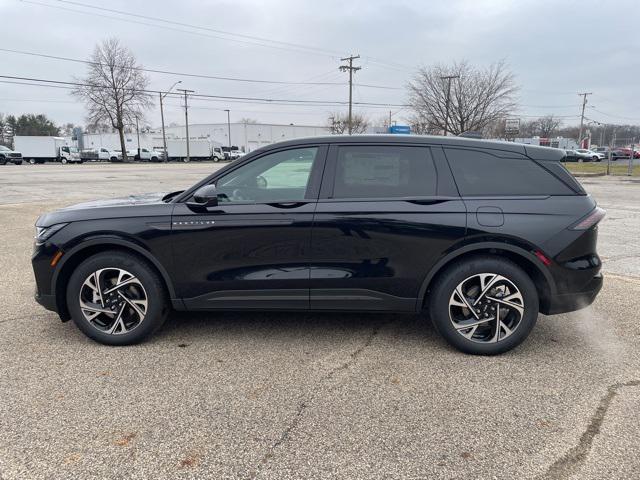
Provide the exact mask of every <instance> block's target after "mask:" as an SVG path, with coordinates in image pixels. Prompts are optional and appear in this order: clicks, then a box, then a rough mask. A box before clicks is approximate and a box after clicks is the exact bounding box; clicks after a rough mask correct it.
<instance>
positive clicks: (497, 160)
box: [446, 148, 573, 196]
mask: <svg viewBox="0 0 640 480" xmlns="http://www.w3.org/2000/svg"><path fill="white" fill-rule="evenodd" d="M446 155H447V159H448V160H449V165H451V170H452V171H453V175H454V177H455V180H456V184H457V185H458V190H460V194H461V195H463V196H473V195H483V196H486V195H514V196H515V195H572V194H573V192H572V190H571V189H570V188H569V187H568V186H567V185H565V184H564V183H563V182H562V181H560V180H558V179H557V178H556V177H554V176H553V175H552V174H551V173H549V172H548V171H546V170H545V169H544V168H542V167H541V166H540V165H538V164H537V163H535V162H534V161H533V160H530V159H528V158H502V157H497V156H495V155H492V154H490V153H488V152H481V151H478V150H465V149H457V148H447V149H446Z"/></svg>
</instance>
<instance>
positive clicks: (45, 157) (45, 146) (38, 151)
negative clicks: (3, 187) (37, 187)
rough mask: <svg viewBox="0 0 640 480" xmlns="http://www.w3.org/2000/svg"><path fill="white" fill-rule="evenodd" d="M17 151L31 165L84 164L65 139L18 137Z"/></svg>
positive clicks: (15, 139) (14, 139) (15, 142)
mask: <svg viewBox="0 0 640 480" xmlns="http://www.w3.org/2000/svg"><path fill="white" fill-rule="evenodd" d="M13 142H14V145H15V148H16V150H18V151H19V152H21V153H22V158H24V159H25V160H26V161H28V162H29V163H31V164H34V163H44V162H47V161H49V162H61V163H63V164H65V163H82V158H81V157H80V153H79V152H78V149H77V148H76V147H73V146H71V145H69V143H70V142H69V140H67V139H66V138H63V137H42V136H26V135H16V136H15V137H13Z"/></svg>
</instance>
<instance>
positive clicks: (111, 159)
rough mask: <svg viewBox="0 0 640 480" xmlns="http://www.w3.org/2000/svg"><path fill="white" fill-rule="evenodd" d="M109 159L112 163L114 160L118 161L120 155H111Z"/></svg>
mask: <svg viewBox="0 0 640 480" xmlns="http://www.w3.org/2000/svg"><path fill="white" fill-rule="evenodd" d="M109 161H110V162H111V163H113V162H117V161H118V157H111V158H110V159H109Z"/></svg>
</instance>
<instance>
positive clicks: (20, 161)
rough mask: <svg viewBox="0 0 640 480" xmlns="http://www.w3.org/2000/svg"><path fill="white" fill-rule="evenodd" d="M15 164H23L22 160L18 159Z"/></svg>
mask: <svg viewBox="0 0 640 480" xmlns="http://www.w3.org/2000/svg"><path fill="white" fill-rule="evenodd" d="M13 164H14V165H22V160H16V161H15V162H13Z"/></svg>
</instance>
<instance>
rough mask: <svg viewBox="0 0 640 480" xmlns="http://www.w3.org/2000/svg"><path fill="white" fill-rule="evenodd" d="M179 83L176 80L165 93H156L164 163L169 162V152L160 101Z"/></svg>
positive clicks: (180, 81)
mask: <svg viewBox="0 0 640 480" xmlns="http://www.w3.org/2000/svg"><path fill="white" fill-rule="evenodd" d="M179 83H182V80H178V81H177V82H176V83H174V84H173V85H171V88H170V89H169V90H167V92H166V93H164V94H163V93H162V92H158V93H159V94H160V118H161V119H162V144H163V145H164V161H165V162H166V161H168V160H169V151H168V150H167V136H166V134H165V133H164V109H163V108H162V100H163V99H164V97H166V96H167V95H169V93H170V92H171V90H173V87H175V86H176V85H177V84H179Z"/></svg>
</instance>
